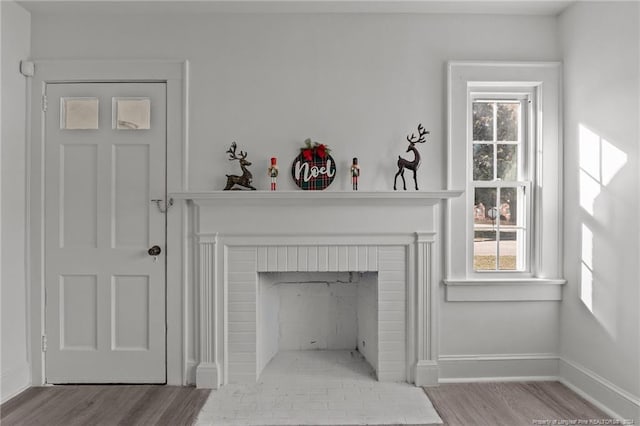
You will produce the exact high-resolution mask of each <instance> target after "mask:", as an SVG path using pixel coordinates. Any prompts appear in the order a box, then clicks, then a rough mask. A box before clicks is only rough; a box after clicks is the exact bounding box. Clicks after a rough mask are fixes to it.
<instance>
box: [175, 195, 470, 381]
mask: <svg viewBox="0 0 640 426" xmlns="http://www.w3.org/2000/svg"><path fill="white" fill-rule="evenodd" d="M457 195H459V193H458V192H454V191H436V192H406V193H402V192H392V193H390V192H383V193H380V192H353V193H351V192H314V191H308V192H305V191H296V192H271V193H270V192H262V191H257V192H253V191H251V192H249V191H228V192H210V193H199V194H198V193H189V194H182V195H181V198H187V199H189V200H191V203H190V205H191V206H192V210H193V214H192V218H193V220H192V227H193V229H192V233H193V235H194V263H195V264H196V265H195V266H196V268H195V269H196V276H195V282H196V286H195V287H196V293H195V298H196V301H197V304H198V306H199V312H198V315H197V321H196V322H197V328H198V333H197V336H198V337H197V341H198V342H197V343H198V346H199V360H198V361H199V362H198V365H197V368H196V384H197V386H198V387H205V388H218V387H219V386H221V385H224V384H227V383H253V382H255V381H257V380H258V379H259V375H260V372H261V370H262V368H263V367H264V365H265V364H266V363H267V362H268V361H269V359H270V357H271V356H273V355H274V354H275V351H276V350H277V348H274V347H273V344H266V343H265V341H266V340H265V338H264V336H263V334H264V333H265V331H264V330H265V327H264V326H262V324H261V321H264V318H265V314H264V312H263V311H264V310H265V309H273V305H277V304H272V303H264V302H263V303H260V300H262V299H263V298H262V297H260V291H261V290H260V288H261V287H260V276H261V274H262V273H267V272H281V273H284V272H296V273H298V274H297V275H299V273H318V272H335V273H339V272H343V273H362V272H370V273H376V275H377V285H376V286H375V295H374V296H375V297H373V298H372V300H368V301H367V302H366V304H367V305H368V307H367V309H374V310H375V311H374V312H373V313H369V314H368V316H367V318H368V319H367V324H366V328H367V329H368V330H369V331H368V333H370V334H372V335H374V336H375V338H372V339H370V344H369V347H368V348H367V352H368V353H369V354H368V356H367V359H368V361H369V363H370V364H372V367H373V368H374V369H375V371H376V375H377V378H378V380H379V381H394V382H405V381H406V382H409V383H415V384H416V385H420V386H425V385H436V384H437V381H438V366H437V354H438V345H437V343H438V321H437V304H438V294H439V293H438V286H439V281H440V275H439V268H438V265H439V262H440V248H439V247H440V245H439V242H438V235H439V233H440V230H441V227H442V224H441V210H440V205H441V202H442V200H444V199H447V198H450V197H453V196H457ZM371 302H373V303H371ZM361 304H362V303H361ZM370 305H373V306H370ZM267 316H271V317H273V316H274V314H273V313H269V314H268V315H267ZM303 316H304V315H303ZM305 319H306V320H308V318H300V319H299V320H300V321H304V320H305ZM360 321H362V320H360ZM372 344H373V345H374V347H371V345H372Z"/></svg>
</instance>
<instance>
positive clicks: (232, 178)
mask: <svg viewBox="0 0 640 426" xmlns="http://www.w3.org/2000/svg"><path fill="white" fill-rule="evenodd" d="M236 148H237V146H236V143H235V142H233V143H232V144H231V146H230V147H229V149H228V150H227V154H229V161H233V160H238V161H239V162H240V168H241V169H242V176H238V175H226V176H227V186H225V187H224V190H225V191H228V190H230V189H233V190H239V189H240V188H234V187H233V186H234V185H238V186H244V187H245V188H249V189H253V190H254V191H255V188H254V187H253V186H251V181H252V180H253V175H252V174H251V172H250V171H249V169H247V167H248V166H250V165H251V163H250V162H249V161H248V160H247V153H246V152H244V151H240V157H238V156H237V155H236Z"/></svg>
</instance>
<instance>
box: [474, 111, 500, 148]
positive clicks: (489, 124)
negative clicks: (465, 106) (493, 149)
mask: <svg viewBox="0 0 640 426" xmlns="http://www.w3.org/2000/svg"><path fill="white" fill-rule="evenodd" d="M494 105H495V104H493V103H487V102H474V103H473V140H474V141H493V106H494Z"/></svg>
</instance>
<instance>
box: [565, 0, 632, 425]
mask: <svg viewBox="0 0 640 426" xmlns="http://www.w3.org/2000/svg"><path fill="white" fill-rule="evenodd" d="M639 18H640V4H639V3H637V2H624V3H593V2H578V3H576V4H575V5H574V6H572V7H570V8H569V9H568V10H567V11H565V12H564V13H563V14H562V16H561V18H560V20H559V23H560V36H561V40H562V48H563V52H564V82H565V117H564V118H565V187H564V192H565V233H564V237H565V276H566V278H567V279H568V284H567V288H566V289H565V292H564V300H563V302H562V316H561V354H562V357H563V359H564V361H563V362H562V365H561V373H562V375H563V377H565V378H566V379H567V380H568V381H569V382H571V383H573V384H575V385H577V386H579V387H581V389H583V390H584V391H586V392H587V393H589V394H590V395H591V396H593V397H595V398H597V399H598V400H600V401H601V402H603V403H604V404H606V405H607V406H608V407H609V408H610V409H611V410H613V411H615V412H617V413H618V414H620V415H621V416H623V417H624V418H635V419H636V421H638V419H640V309H638V306H639V301H640V286H639V285H638V283H639V281H638V279H639V277H640V269H639V265H640V262H639V260H640V257H639V256H640V252H639V239H638V236H639V235H640V228H639V221H638V217H640V210H639V208H638V202H639V196H638V195H639V190H640V187H639V186H640V179H639V175H638V169H639V167H638V166H639V164H638V161H639V158H638V155H639V153H640V149H639V143H640V142H639V136H640V132H639V130H638V117H639V116H640V109H639V99H640V92H639V89H640V85H639V79H640V73H639V71H640V66H639V60H640V58H639V52H640V45H639V40H640V33H639V29H638V28H639V24H640V19H639ZM600 167H601V170H600ZM634 400H635V404H634V403H633V402H632V401H634Z"/></svg>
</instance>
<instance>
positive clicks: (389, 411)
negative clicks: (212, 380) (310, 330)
mask: <svg viewBox="0 0 640 426" xmlns="http://www.w3.org/2000/svg"><path fill="white" fill-rule="evenodd" d="M363 424H367V425H391V424H392V425H438V424H442V420H441V419H440V417H439V416H438V414H437V413H436V411H435V410H434V408H433V405H431V402H430V401H429V399H428V398H427V396H426V395H425V393H424V391H423V390H422V389H421V388H419V387H415V386H413V385H410V384H407V383H381V382H378V381H376V380H375V378H374V372H373V369H372V368H371V366H370V365H369V364H368V363H367V362H366V361H365V360H364V359H363V358H362V356H361V355H360V354H359V353H358V352H356V351H287V352H279V353H278V354H277V355H276V356H275V357H274V358H273V359H272V360H271V362H270V363H269V365H267V366H266V367H265V369H264V371H263V372H262V376H261V377H260V380H259V381H258V382H257V383H254V384H249V385H226V386H223V387H222V388H220V390H217V391H213V392H212V393H211V395H210V396H209V399H208V401H207V402H206V403H205V405H204V407H203V408H202V411H201V412H200V415H199V416H198V420H197V421H196V425H198V426H205V425H215V426H218V425H234V426H236V425H244V426H249V425H254V426H265V425H363Z"/></svg>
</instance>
